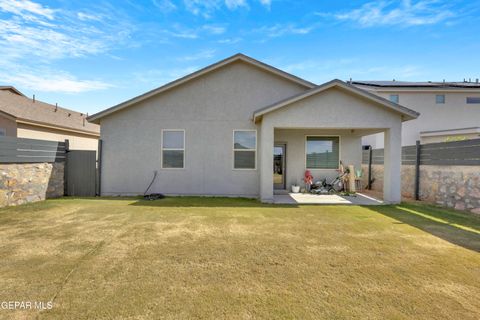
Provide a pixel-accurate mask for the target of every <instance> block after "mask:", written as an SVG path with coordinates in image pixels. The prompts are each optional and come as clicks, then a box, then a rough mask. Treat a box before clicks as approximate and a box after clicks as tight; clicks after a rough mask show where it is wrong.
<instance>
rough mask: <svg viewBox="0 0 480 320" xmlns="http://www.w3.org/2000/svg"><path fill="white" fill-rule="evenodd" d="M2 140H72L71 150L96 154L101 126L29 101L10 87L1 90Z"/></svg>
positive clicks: (53, 106) (64, 111) (68, 111)
mask: <svg viewBox="0 0 480 320" xmlns="http://www.w3.org/2000/svg"><path fill="white" fill-rule="evenodd" d="M0 136H10V137H18V138H30V139H39V140H52V141H65V139H68V140H69V145H70V148H71V149H83V150H96V149H97V146H98V138H99V136H100V126H98V125H96V124H93V123H89V122H88V121H87V120H86V115H85V114H83V113H80V112H77V111H73V110H69V109H65V108H61V107H59V106H57V105H51V104H48V103H45V102H41V101H38V100H35V98H33V99H30V98H28V97H26V96H25V95H23V94H22V93H21V92H20V91H18V90H17V89H15V88H14V87H11V86H0Z"/></svg>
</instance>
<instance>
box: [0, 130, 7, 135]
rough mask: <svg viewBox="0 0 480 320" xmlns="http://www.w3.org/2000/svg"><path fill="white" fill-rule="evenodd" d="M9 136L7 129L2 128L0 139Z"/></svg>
mask: <svg viewBox="0 0 480 320" xmlns="http://www.w3.org/2000/svg"><path fill="white" fill-rule="evenodd" d="M6 135H7V130H5V128H0V137H4V136H6Z"/></svg>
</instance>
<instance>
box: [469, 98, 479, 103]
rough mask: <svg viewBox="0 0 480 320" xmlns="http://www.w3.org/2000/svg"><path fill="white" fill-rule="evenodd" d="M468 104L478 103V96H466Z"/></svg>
mask: <svg viewBox="0 0 480 320" xmlns="http://www.w3.org/2000/svg"><path fill="white" fill-rule="evenodd" d="M467 103H468V104H477V103H480V97H467Z"/></svg>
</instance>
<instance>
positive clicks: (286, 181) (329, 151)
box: [88, 54, 418, 203]
mask: <svg viewBox="0 0 480 320" xmlns="http://www.w3.org/2000/svg"><path fill="white" fill-rule="evenodd" d="M417 116H418V113H416V112H415V111H412V110H410V109H407V108H405V107H402V106H400V105H398V104H396V103H392V102H390V101H388V100H386V99H383V98H380V97H378V96H376V95H373V94H370V93H368V92H366V91H364V90H361V89H358V88H356V87H354V86H351V85H348V84H346V83H345V82H342V81H340V80H333V81H330V82H327V83H325V84H322V85H320V86H317V85H315V84H313V83H311V82H308V81H306V80H303V79H300V78H298V77H295V76H293V75H291V74H288V73H286V72H284V71H281V70H279V69H276V68H274V67H272V66H269V65H267V64H264V63H262V62H259V61H257V60H254V59H252V58H250V57H247V56H245V55H242V54H237V55H234V56H232V57H230V58H227V59H225V60H222V61H220V62H218V63H215V64H213V65H210V66H208V67H206V68H204V69H201V70H199V71H197V72H194V73H192V74H190V75H187V76H185V77H183V78H180V79H178V80H176V81H173V82H171V83H168V84H166V85H164V86H162V87H160V88H157V89H154V90H152V91H150V92H147V93H145V94H143V95H140V96H138V97H135V98H133V99H131V100H128V101H126V102H123V103H121V104H119V105H117V106H114V107H111V108H109V109H106V110H104V111H101V112H99V113H97V114H94V115H92V116H90V117H89V118H88V120H89V121H92V122H94V123H97V124H100V125H101V128H102V129H101V139H102V140H103V145H102V166H101V181H102V183H101V194H102V195H137V194H143V193H144V191H145V190H146V189H147V186H148V185H149V184H150V182H151V181H152V177H153V176H154V172H158V175H157V178H156V180H155V182H154V183H153V184H152V186H151V188H150V191H149V192H152V193H153V192H155V193H156V192H158V193H164V194H173V195H221V196H242V197H259V198H260V199H261V200H262V201H264V202H271V201H273V196H274V189H289V188H290V186H291V185H292V184H293V183H299V184H303V183H302V178H303V176H304V172H305V170H306V169H308V170H311V172H312V174H313V176H314V177H315V178H316V179H319V178H323V177H334V176H335V175H337V171H336V170H337V169H338V168H339V164H340V161H342V162H343V163H344V164H345V165H354V166H356V167H357V168H359V167H360V165H361V156H362V152H361V138H362V136H365V135H369V134H373V133H377V132H385V133H386V136H387V139H386V150H385V163H386V164H385V174H384V181H385V187H384V198H385V200H386V201H387V202H392V203H396V202H399V201H400V165H401V145H400V136H401V130H402V129H401V127H402V122H403V121H407V120H411V119H415V118H416V117H417ZM274 153H275V157H274ZM281 157H283V159H282V161H279V159H280V158H281ZM274 171H275V174H274Z"/></svg>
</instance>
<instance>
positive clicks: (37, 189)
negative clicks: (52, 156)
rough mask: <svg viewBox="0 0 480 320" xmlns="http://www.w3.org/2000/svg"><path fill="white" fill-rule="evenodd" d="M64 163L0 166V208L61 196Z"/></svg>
mask: <svg viewBox="0 0 480 320" xmlns="http://www.w3.org/2000/svg"><path fill="white" fill-rule="evenodd" d="M63 174H64V163H63V162H57V163H25V164H23V163H22V164H17V163H12V164H0V207H3V206H12V205H19V204H24V203H28V202H34V201H41V200H45V199H47V198H56V197H61V196H63Z"/></svg>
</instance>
